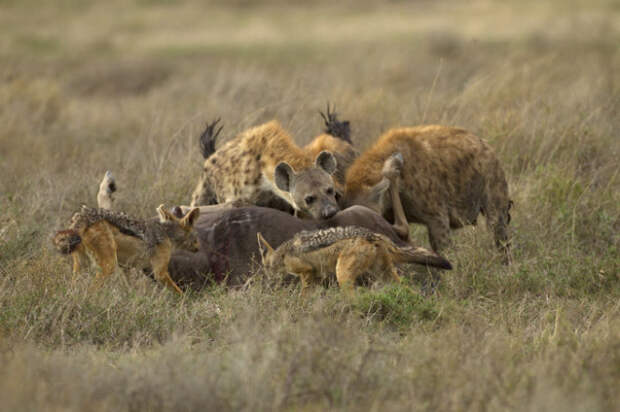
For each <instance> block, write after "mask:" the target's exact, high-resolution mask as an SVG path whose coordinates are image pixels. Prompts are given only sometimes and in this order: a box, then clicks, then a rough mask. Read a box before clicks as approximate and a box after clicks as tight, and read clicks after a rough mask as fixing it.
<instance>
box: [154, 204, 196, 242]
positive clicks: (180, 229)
mask: <svg viewBox="0 0 620 412" xmlns="http://www.w3.org/2000/svg"><path fill="white" fill-rule="evenodd" d="M157 213H158V214H159V221H160V222H161V223H162V224H164V227H165V228H166V235H167V236H168V237H169V238H170V241H171V242H172V246H173V247H174V248H176V249H183V250H187V251H189V252H198V250H200V241H199V240H198V234H197V233H196V231H195V230H194V223H196V220H198V216H199V215H200V209H198V208H197V207H196V208H193V209H192V210H190V211H189V212H188V213H187V214H186V215H185V216H183V217H182V218H180V219H179V218H177V217H176V216H174V215H173V214H172V213H170V212H169V211H167V210H166V209H165V208H164V205H160V206H159V207H158V208H157Z"/></svg>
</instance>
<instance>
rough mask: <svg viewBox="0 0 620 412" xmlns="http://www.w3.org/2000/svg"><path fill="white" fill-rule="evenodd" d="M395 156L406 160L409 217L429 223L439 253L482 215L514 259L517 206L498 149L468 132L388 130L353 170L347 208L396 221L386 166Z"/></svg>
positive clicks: (404, 191) (404, 198)
mask: <svg viewBox="0 0 620 412" xmlns="http://www.w3.org/2000/svg"><path fill="white" fill-rule="evenodd" d="M395 152H400V153H401V154H402V156H403V158H404V162H403V164H404V167H403V169H402V174H401V176H400V177H401V184H400V197H401V199H402V205H403V207H404V212H405V215H406V218H407V220H408V221H409V222H416V223H421V224H424V225H426V227H427V229H428V235H429V240H430V243H431V246H432V248H433V249H434V250H435V251H442V250H444V249H445V247H446V246H447V244H448V243H449V234H450V230H451V229H457V228H460V227H463V226H464V225H468V224H472V225H475V224H476V220H477V217H478V215H479V214H480V213H482V214H483V215H484V216H485V217H486V221H487V226H488V228H489V229H490V231H491V232H492V233H493V235H494V237H495V242H496V244H497V246H498V247H499V248H500V249H501V250H502V251H503V252H504V254H505V261H508V260H509V258H510V255H509V240H508V233H507V225H508V222H509V221H510V214H509V209H510V206H511V203H512V202H511V201H510V199H509V197H508V184H507V182H506V177H505V175H504V171H503V170H502V167H501V165H500V163H499V161H498V160H497V157H496V155H495V152H494V151H493V149H492V148H491V147H490V146H489V145H488V144H487V143H486V142H485V141H484V140H482V139H481V138H479V137H477V136H475V135H473V134H471V133H469V132H467V131H466V130H463V129H458V128H452V127H444V126H418V127H407V128H399V129H392V130H389V131H387V132H386V133H385V134H383V135H382V136H381V137H380V138H379V139H378V140H377V142H376V143H375V144H374V145H373V146H372V147H371V148H370V149H368V150H367V151H366V152H364V153H363V154H362V155H361V156H360V157H359V158H357V160H356V161H355V162H354V163H353V165H352V166H351V167H350V168H349V170H348V172H347V176H346V187H345V199H344V204H345V205H351V204H362V205H365V206H368V207H370V208H371V209H373V210H375V211H377V212H378V213H380V214H382V215H383V216H385V217H386V218H387V219H388V220H390V219H391V218H392V204H391V202H390V198H389V196H387V190H386V188H385V187H384V186H385V185H382V180H383V179H384V176H382V174H381V170H382V169H381V168H382V165H383V164H384V162H385V161H386V159H388V158H389V157H390V156H391V155H392V154H393V153H395Z"/></svg>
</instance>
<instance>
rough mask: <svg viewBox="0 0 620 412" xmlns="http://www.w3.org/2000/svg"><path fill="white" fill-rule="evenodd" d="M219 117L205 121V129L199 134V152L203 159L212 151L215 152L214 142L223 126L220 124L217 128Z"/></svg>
mask: <svg viewBox="0 0 620 412" xmlns="http://www.w3.org/2000/svg"><path fill="white" fill-rule="evenodd" d="M219 121H220V118H219V117H218V118H217V119H215V121H213V122H211V123H207V125H206V127H205V131H204V132H202V134H201V135H200V139H198V143H199V145H200V153H201V154H202V157H203V158H204V159H208V158H209V157H210V156H211V155H212V154H213V153H215V143H216V141H217V136H218V135H219V134H220V132H221V131H222V128H223V127H224V126H220V127H219V128H217V124H218V123H219Z"/></svg>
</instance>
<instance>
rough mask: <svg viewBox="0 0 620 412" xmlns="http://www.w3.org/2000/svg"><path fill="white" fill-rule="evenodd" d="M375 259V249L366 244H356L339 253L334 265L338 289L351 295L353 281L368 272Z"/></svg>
mask: <svg viewBox="0 0 620 412" xmlns="http://www.w3.org/2000/svg"><path fill="white" fill-rule="evenodd" d="M376 258H377V253H376V248H375V247H374V246H373V245H372V244H370V243H368V242H363V243H362V242H356V243H355V244H354V245H353V246H352V247H350V248H347V249H344V250H343V251H342V252H340V255H339V256H338V263H336V279H338V286H340V289H342V290H343V291H345V292H346V293H347V294H349V295H351V294H352V293H353V288H354V286H355V280H356V279H357V278H358V276H360V275H361V274H362V273H364V272H365V271H366V270H368V268H369V267H370V266H371V265H372V264H373V262H374V260H375V259H376Z"/></svg>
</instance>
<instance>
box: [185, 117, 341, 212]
mask: <svg viewBox="0 0 620 412" xmlns="http://www.w3.org/2000/svg"><path fill="white" fill-rule="evenodd" d="M335 169H336V160H335V158H334V156H333V155H332V154H331V153H329V152H325V151H323V152H321V153H320V154H319V155H318V156H316V157H310V156H309V155H308V154H307V153H306V152H305V151H304V150H303V149H301V148H300V147H298V146H297V145H296V144H295V143H294V142H293V140H292V139H291V137H290V135H289V134H288V133H287V132H286V131H285V130H284V129H283V128H282V126H280V124H279V123H278V122H276V121H271V122H268V123H265V124H263V125H261V126H257V127H254V128H251V129H249V130H246V131H245V132H243V133H241V134H240V135H238V136H237V137H235V138H234V139H232V140H230V141H228V142H227V143H226V144H224V145H223V146H222V147H220V148H219V149H218V150H216V151H215V153H213V154H212V155H211V156H209V157H208V159H206V160H205V163H204V168H203V174H202V176H201V178H200V181H199V183H198V186H197V187H196V189H195V190H194V194H193V195H192V203H191V204H192V206H199V205H209V204H216V203H225V202H230V201H236V200H243V201H246V202H248V203H251V204H258V205H261V204H265V205H267V204H269V203H270V202H272V201H273V199H274V197H276V198H279V199H282V200H284V201H285V202H286V203H288V204H289V205H290V206H291V207H292V208H293V209H294V210H295V211H297V212H299V213H301V214H307V215H310V216H312V217H315V218H326V217H329V216H332V215H333V214H334V213H336V212H337V211H338V203H337V201H336V190H335V188H334V182H333V179H332V177H331V174H332V173H334V171H335ZM306 200H309V201H306Z"/></svg>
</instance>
